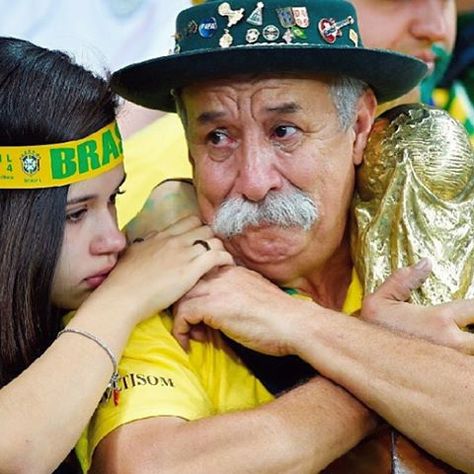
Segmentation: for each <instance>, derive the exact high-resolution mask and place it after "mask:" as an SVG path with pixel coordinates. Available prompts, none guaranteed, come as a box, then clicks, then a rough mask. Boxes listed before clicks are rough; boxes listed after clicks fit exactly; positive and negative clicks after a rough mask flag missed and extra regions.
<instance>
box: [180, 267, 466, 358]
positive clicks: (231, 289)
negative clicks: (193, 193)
mask: <svg viewBox="0 0 474 474" xmlns="http://www.w3.org/2000/svg"><path fill="white" fill-rule="evenodd" d="M430 271H431V265H430V263H429V261H428V260H426V259H423V260H421V261H420V262H419V263H418V264H416V265H413V266H411V267H407V268H403V269H400V270H398V271H396V272H394V273H393V274H392V275H391V276H390V277H389V278H388V279H387V280H386V281H385V283H384V284H383V285H381V286H380V287H379V288H378V289H377V291H375V292H374V293H373V294H371V295H369V296H367V297H366V298H365V299H364V301H363V304H362V309H361V311H360V315H359V317H360V319H362V320H364V321H366V322H367V323H370V324H376V325H379V326H383V327H385V328H388V329H389V330H392V331H395V332H398V333H405V334H409V335H412V336H415V337H418V338H422V339H425V340H428V341H431V342H433V343H435V344H439V345H443V346H446V347H451V348H453V349H456V350H459V351H462V352H464V353H467V354H474V334H472V333H470V332H468V331H466V330H465V328H466V327H467V326H468V325H469V324H473V323H474V300H458V301H453V302H450V303H445V304H441V305H436V306H418V305H414V304H411V303H408V302H407V301H408V300H409V298H410V293H411V291H412V290H413V289H415V288H417V287H418V286H420V285H421V284H422V283H423V281H424V280H425V279H426V278H427V276H428V275H429V273H430ZM329 312H330V310H328V309H326V308H323V307H321V306H319V305H317V304H316V303H313V302H308V301H304V300H300V299H297V298H294V297H291V296H289V295H288V294H287V293H285V292H284V291H282V290H281V289H280V288H278V287H277V286H275V285H274V284H273V283H271V282H269V281H268V280H266V279H265V278H264V277H262V276H261V275H259V274H257V273H255V272H253V271H251V270H248V269H246V268H243V267H237V266H232V267H222V268H219V269H214V270H213V271H212V272H211V273H209V274H208V275H206V276H205V277H203V278H202V279H201V280H200V281H199V282H198V283H197V284H196V285H195V286H194V288H193V289H192V290H191V291H189V292H188V293H187V294H186V295H185V296H184V297H183V298H182V299H181V300H180V301H179V302H178V303H177V304H176V305H175V308H174V314H175V322H174V329H173V334H174V336H175V337H176V339H177V340H178V341H179V343H180V344H181V345H182V346H183V347H184V348H187V347H188V345H189V338H190V337H194V335H195V338H197V339H199V334H202V332H200V331H199V325H200V324H202V323H204V324H206V325H208V326H210V327H212V328H214V329H219V330H221V331H222V332H224V333H225V334H226V335H227V336H229V337H230V338H232V339H234V340H236V341H237V342H239V343H241V344H243V345H245V346H247V347H249V348H251V349H254V350H257V351H259V352H263V353H267V354H272V355H277V356H283V355H288V354H297V353H298V340H301V338H302V337H305V327H306V322H307V321H308V318H314V317H315V316H317V315H318V314H320V315H328V313H329ZM196 328H197V329H196Z"/></svg>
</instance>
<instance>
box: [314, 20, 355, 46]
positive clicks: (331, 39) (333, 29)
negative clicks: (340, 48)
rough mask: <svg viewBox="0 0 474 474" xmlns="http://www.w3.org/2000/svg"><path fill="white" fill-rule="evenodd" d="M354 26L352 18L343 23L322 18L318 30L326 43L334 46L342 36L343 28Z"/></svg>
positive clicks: (342, 21)
mask: <svg viewBox="0 0 474 474" xmlns="http://www.w3.org/2000/svg"><path fill="white" fill-rule="evenodd" d="M352 24H354V18H353V17H352V16H348V17H347V18H345V19H344V20H341V21H335V20H334V19H333V18H329V19H328V18H322V19H321V20H320V21H319V23H318V29H319V32H320V33H321V36H322V37H323V39H324V41H326V42H328V43H329V44H333V43H335V42H336V39H337V38H338V37H339V36H342V31H341V30H342V28H344V27H345V26H349V25H352Z"/></svg>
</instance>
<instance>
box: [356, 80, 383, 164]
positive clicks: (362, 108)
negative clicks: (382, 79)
mask: <svg viewBox="0 0 474 474" xmlns="http://www.w3.org/2000/svg"><path fill="white" fill-rule="evenodd" d="M376 109H377V99H376V98H375V95H374V93H373V92H372V89H367V90H366V91H365V92H364V93H363V95H362V96H361V97H360V99H359V102H358V104H357V114H356V121H355V123H354V125H353V130H354V146H353V149H352V161H353V163H354V165H360V164H361V163H362V158H363V156H364V150H365V146H366V145H367V140H368V138H369V134H370V131H371V130H372V125H373V123H374V119H375V112H376Z"/></svg>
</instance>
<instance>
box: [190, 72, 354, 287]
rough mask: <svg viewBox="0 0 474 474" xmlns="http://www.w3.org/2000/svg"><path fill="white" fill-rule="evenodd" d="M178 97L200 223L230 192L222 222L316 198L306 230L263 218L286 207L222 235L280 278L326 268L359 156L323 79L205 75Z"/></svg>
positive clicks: (243, 256) (247, 259)
mask: <svg viewBox="0 0 474 474" xmlns="http://www.w3.org/2000/svg"><path fill="white" fill-rule="evenodd" d="M182 98H183V102H184V106H185V109H186V111H187V137H188V144H189V149H190V156H191V159H192V161H193V166H194V179H195V181H194V182H195V186H196V189H197V195H198V200H199V206H200V209H201V213H202V216H203V218H204V220H205V221H206V222H209V223H213V224H214V223H215V222H214V221H215V216H216V213H217V211H218V209H219V206H221V204H223V203H224V202H226V201H228V200H229V199H233V198H234V199H241V201H240V204H241V205H240V206H239V205H238V204H237V207H236V208H235V209H234V211H235V212H234V213H232V212H231V213H230V214H229V219H233V218H237V215H238V214H240V213H241V209H244V208H245V206H247V205H248V204H250V205H255V206H257V207H258V206H259V205H264V204H266V203H268V201H269V200H275V199H276V200H277V201H278V200H279V198H280V197H281V196H288V195H290V196H292V197H294V198H295V200H296V202H297V204H296V206H294V207H291V206H290V208H291V209H290V212H288V213H287V214H289V215H290V217H289V219H290V221H291V216H294V215H296V214H299V213H300V207H302V206H303V203H302V201H301V199H302V200H303V201H305V202H306V203H307V202H308V200H310V201H311V202H312V203H313V204H314V209H313V210H314V211H315V215H313V220H312V221H311V224H310V226H309V228H308V229H307V230H305V229H304V228H303V227H301V225H299V224H295V223H294V222H293V223H291V224H290V225H288V221H287V220H286V221H285V218H284V217H283V218H282V219H283V221H284V222H286V225H280V224H277V223H275V221H273V222H269V221H268V219H270V221H271V220H272V219H276V221H278V218H279V217H281V216H282V215H283V214H285V209H287V207H286V204H284V205H283V206H279V212H278V214H279V217H274V216H273V217H271V218H269V217H268V214H267V218H266V219H260V220H259V221H258V222H253V223H252V224H251V225H246V226H244V227H243V229H241V231H239V232H238V233H237V235H234V236H232V237H231V238H229V239H227V241H226V247H227V248H228V250H229V251H230V252H231V253H232V254H233V255H234V257H236V259H237V260H238V261H240V262H241V263H243V264H245V265H246V266H247V267H249V268H252V269H254V270H256V271H258V272H260V273H262V274H264V275H265V276H267V277H268V278H271V279H273V280H275V281H277V282H280V283H285V282H288V281H290V280H292V279H294V278H298V277H299V276H302V275H305V274H306V272H308V270H310V269H313V270H314V269H315V268H317V267H318V266H321V267H322V266H324V264H325V263H326V262H327V260H328V259H329V258H330V257H331V256H332V255H333V254H334V252H335V251H336V249H337V248H338V247H339V246H340V245H341V240H342V239H343V236H344V230H345V226H346V219H347V212H348V207H349V203H350V200H351V196H352V191H353V185H354V163H355V162H357V160H358V159H360V157H358V158H356V157H355V155H354V153H353V152H354V143H355V141H356V136H357V133H356V132H355V131H354V130H355V128H356V127H355V126H354V127H349V129H348V130H347V131H344V130H343V129H342V127H341V125H340V123H339V120H338V117H337V113H336V109H335V107H334V104H333V101H332V98H331V96H330V94H329V88H328V84H327V82H325V81H323V80H316V79H314V78H286V77H283V78H270V79H259V80H254V81H251V80H242V81H236V80H233V81H230V80H229V81H219V82H208V83H204V84H199V85H196V86H190V87H187V88H185V89H184V91H183V96H182ZM295 194H296V195H298V196H296V197H295ZM302 196H303V197H302ZM285 202H286V201H285ZM298 203H301V206H300V204H298ZM255 206H254V207H255ZM272 206H273V204H272V203H269V204H268V206H267V207H269V208H272ZM282 209H283V210H282ZM308 212H309V211H308Z"/></svg>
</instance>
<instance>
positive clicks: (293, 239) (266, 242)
mask: <svg viewBox="0 0 474 474" xmlns="http://www.w3.org/2000/svg"><path fill="white" fill-rule="evenodd" d="M307 238H308V232H306V231H304V230H303V229H302V228H301V227H291V228H281V227H277V226H268V225H267V226H261V227H249V228H247V229H245V231H244V232H242V233H241V234H239V235H237V236H235V237H232V238H230V239H228V240H226V241H225V246H226V248H227V250H228V251H229V252H230V253H231V254H232V255H233V256H234V258H235V259H236V260H237V261H239V262H241V263H242V264H244V265H245V266H246V267H249V268H252V269H257V268H255V267H256V266H257V267H260V266H261V265H279V264H281V263H283V262H285V261H286V260H288V259H291V258H293V257H295V256H296V255H298V254H299V253H300V252H301V251H302V249H303V248H304V246H305V244H306V240H307Z"/></svg>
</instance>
